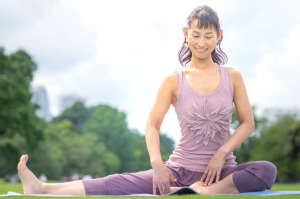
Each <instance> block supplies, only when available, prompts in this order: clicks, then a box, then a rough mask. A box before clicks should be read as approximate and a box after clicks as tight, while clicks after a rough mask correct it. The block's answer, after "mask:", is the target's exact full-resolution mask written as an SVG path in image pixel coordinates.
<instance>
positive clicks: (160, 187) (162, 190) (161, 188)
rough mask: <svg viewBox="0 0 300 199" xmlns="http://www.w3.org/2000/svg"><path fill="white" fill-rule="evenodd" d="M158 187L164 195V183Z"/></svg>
mask: <svg viewBox="0 0 300 199" xmlns="http://www.w3.org/2000/svg"><path fill="white" fill-rule="evenodd" d="M158 189H159V193H160V195H163V194H164V193H165V191H164V187H163V186H162V185H160V186H158Z"/></svg>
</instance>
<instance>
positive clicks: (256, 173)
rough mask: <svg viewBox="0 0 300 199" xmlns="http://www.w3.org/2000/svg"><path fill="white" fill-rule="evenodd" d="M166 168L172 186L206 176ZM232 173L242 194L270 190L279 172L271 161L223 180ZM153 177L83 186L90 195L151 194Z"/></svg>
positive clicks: (145, 174)
mask: <svg viewBox="0 0 300 199" xmlns="http://www.w3.org/2000/svg"><path fill="white" fill-rule="evenodd" d="M165 165H166V166H167V167H168V168H169V169H170V170H171V171H172V174H173V176H174V177H175V178H176V179H177V181H176V182H170V184H171V186H172V187H182V186H190V185H191V184H193V183H194V182H197V181H199V180H200V179H201V176H202V175H203V172H196V171H190V170H186V169H184V168H182V167H174V166H172V165H170V164H169V163H168V162H166V163H165ZM231 173H232V174H233V181H234V184H235V186H236V188H237V189H238V191H239V193H243V192H253V191H264V190H266V189H270V188H271V187H272V185H273V184H274V181H275V179H276V174H277V169H276V167H275V165H274V164H272V163H271V162H268V161H253V162H247V163H243V164H240V165H237V166H235V167H227V168H223V170H222V173H221V180H222V179H224V178H225V177H226V176H228V175H230V174H231ZM152 177H153V171H152V169H150V170H147V171H141V172H137V173H122V174H114V175H109V176H106V177H103V178H97V179H91V180H83V185H84V188H85V191H86V194H87V195H129V194H145V193H148V194H152ZM157 192H158V191H157ZM158 193H159V192H158Z"/></svg>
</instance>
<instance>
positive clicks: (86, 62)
mask: <svg viewBox="0 0 300 199" xmlns="http://www.w3.org/2000/svg"><path fill="white" fill-rule="evenodd" d="M199 5H208V6H210V7H212V8H213V9H214V10H216V11H217V13H218V15H219V18H220V21H221V28H222V29H223V32H224V33H223V34H224V38H223V42H222V45H221V47H222V49H223V51H224V52H225V53H226V54H227V56H228V58H229V61H228V63H227V64H226V66H230V67H234V68H235V69H237V70H238V71H240V72H241V74H242V76H243V79H244V82H245V84H246V88H247V91H248V96H249V100H250V103H251V104H252V105H255V106H256V107H257V108H258V110H264V109H266V108H289V109H300V104H299V101H300V92H299V88H300V86H299V85H300V78H299V75H300V67H299V63H300V56H299V46H300V39H299V35H300V14H299V9H300V1H299V0H243V1H242V0H226V1H224V0H197V1H195V0H189V1H185V0H126V1H125V0H110V1H105V0H43V1H40V0H0V27H1V30H0V46H2V47H4V48H5V52H6V53H7V54H10V53H13V52H15V51H17V50H18V49H21V48H22V49H24V50H26V51H27V52H28V53H29V54H30V55H31V56H32V57H33V59H34V60H35V62H36V63H37V65H38V70H37V71H36V72H35V74H34V80H33V82H32V86H33V87H37V86H44V87H45V88H46V90H47V93H48V97H49V102H50V109H51V113H52V114H53V115H54V116H55V115H57V114H59V99H60V97H61V96H63V95H76V96H79V97H82V98H84V99H85V102H86V105H87V106H92V105H98V104H108V105H111V106H113V107H115V108H117V109H118V110H119V111H122V112H125V113H126V114H127V119H128V125H129V127H130V128H132V129H138V130H139V131H140V132H141V133H144V130H145V126H146V122H147V118H148V115H149V112H150V110H151V107H152V105H153V103H154V100H155V98H156V94H157V91H158V88H159V86H160V84H161V82H162V80H163V78H164V77H165V76H166V75H168V74H170V73H172V72H173V71H175V70H179V69H181V68H182V66H181V65H180V63H179V62H178V57H177V53H178V50H179V48H180V46H181V45H182V42H183V39H184V38H183V33H182V28H183V27H184V26H185V25H186V18H187V17H188V15H189V14H190V12H191V11H192V10H193V9H194V8H195V7H197V6H199ZM161 131H162V132H165V133H167V134H168V135H169V136H170V137H172V138H173V139H174V140H175V141H176V142H177V141H178V140H179V138H180V129H179V124H178V120H177V118H176V115H175V112H174V108H173V107H171V108H170V110H169V112H168V113H167V115H166V117H165V119H164V122H163V124H162V127H161Z"/></svg>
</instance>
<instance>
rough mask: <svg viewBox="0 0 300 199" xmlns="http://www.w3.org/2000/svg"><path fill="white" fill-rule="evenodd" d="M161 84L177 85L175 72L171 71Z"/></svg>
mask: <svg viewBox="0 0 300 199" xmlns="http://www.w3.org/2000/svg"><path fill="white" fill-rule="evenodd" d="M163 84H169V85H170V84H177V72H176V71H173V72H172V73H170V74H169V75H167V76H166V77H165V78H164V79H163Z"/></svg>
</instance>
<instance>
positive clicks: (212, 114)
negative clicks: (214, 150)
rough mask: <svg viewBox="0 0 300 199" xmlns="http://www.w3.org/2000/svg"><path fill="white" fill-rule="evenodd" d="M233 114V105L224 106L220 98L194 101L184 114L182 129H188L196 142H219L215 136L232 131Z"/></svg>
mask: <svg viewBox="0 0 300 199" xmlns="http://www.w3.org/2000/svg"><path fill="white" fill-rule="evenodd" d="M231 115H232V105H231V106H228V105H227V107H223V106H222V101H221V100H220V99H216V100H210V101H208V100H207V99H205V100H204V101H203V102H202V103H201V102H197V101H193V102H192V106H191V107H188V108H187V114H186V115H185V116H183V122H184V125H183V129H182V130H184V131H185V130H188V131H189V132H190V136H191V137H192V138H193V139H194V140H195V143H196V144H199V143H200V142H202V143H203V144H204V145H208V143H209V142H210V141H214V142H217V141H216V140H215V136H220V137H223V136H224V134H225V132H226V133H228V132H229V131H230V123H231Z"/></svg>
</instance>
